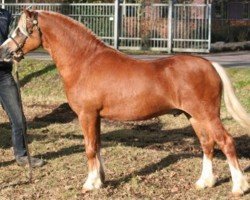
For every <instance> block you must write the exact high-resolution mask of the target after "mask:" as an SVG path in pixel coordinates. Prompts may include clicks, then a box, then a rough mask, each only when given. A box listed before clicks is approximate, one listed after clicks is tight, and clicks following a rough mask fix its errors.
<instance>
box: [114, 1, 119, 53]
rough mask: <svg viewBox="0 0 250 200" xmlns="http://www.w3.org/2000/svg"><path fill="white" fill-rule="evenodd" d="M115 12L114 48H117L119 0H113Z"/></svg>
mask: <svg viewBox="0 0 250 200" xmlns="http://www.w3.org/2000/svg"><path fill="white" fill-rule="evenodd" d="M114 6H115V13H114V23H115V24H114V48H115V49H118V40H119V35H118V20H119V13H118V12H119V0H115V5H114Z"/></svg>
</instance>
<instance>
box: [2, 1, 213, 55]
mask: <svg viewBox="0 0 250 200" xmlns="http://www.w3.org/2000/svg"><path fill="white" fill-rule="evenodd" d="M114 1H115V2H114V3H108V4H106V3H97V4H94V3H70V4H67V3H32V4H30V3H29V4H27V3H26V4H25V3H20V4H19V3H12V4H9V3H6V4H2V7H3V6H4V7H5V8H6V9H7V10H9V11H11V12H12V14H13V15H14V16H15V15H18V14H19V13H20V12H21V11H22V10H23V8H27V7H32V8H33V9H40V10H50V11H55V12H60V13H62V14H64V15H68V16H70V17H72V18H74V19H75V20H77V21H79V22H81V23H83V24H85V25H86V26H87V27H88V28H90V29H91V30H92V31H93V32H94V33H95V34H96V35H97V36H99V37H100V38H102V40H103V41H104V42H105V43H107V44H108V45H110V46H113V47H114V48H119V49H128V50H140V49H142V50H155V51H167V52H169V53H170V52H209V50H210V42H211V36H210V32H211V28H210V27H211V5H210V4H172V1H171V0H169V3H168V4H145V3H144V4H143V3H138V4H134V3H133V4H128V3H119V0H114Z"/></svg>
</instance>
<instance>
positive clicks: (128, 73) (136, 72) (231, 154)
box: [0, 10, 250, 194]
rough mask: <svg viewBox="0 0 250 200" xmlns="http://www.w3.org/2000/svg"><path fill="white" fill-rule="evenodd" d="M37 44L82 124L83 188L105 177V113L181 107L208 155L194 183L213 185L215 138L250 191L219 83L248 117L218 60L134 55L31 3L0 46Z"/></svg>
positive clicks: (22, 48)
mask: <svg viewBox="0 0 250 200" xmlns="http://www.w3.org/2000/svg"><path fill="white" fill-rule="evenodd" d="M40 45H42V46H43V47H44V49H46V50H47V51H48V52H49V53H50V55H51V57H52V58H53V60H54V61H55V63H56V66H57V68H58V71H59V73H60V75H61V77H62V79H63V83H64V87H65V91H66V95H67V99H68V102H69V105H70V106H71V108H72V109H73V110H74V111H75V113H76V114H77V115H78V118H79V121H80V124H81V126H82V130H83V134H84V138H85V147H86V154H87V158H88V169H89V172H88V177H87V180H86V182H85V183H84V185H83V191H89V190H93V189H98V188H100V187H101V186H102V184H103V182H104V171H103V166H102V160H101V156H100V148H101V145H100V143H101V142H100V119H101V118H102V117H103V118H108V119H112V120H144V119H149V118H152V117H156V116H159V115H163V114H167V113H184V114H185V115H186V116H187V117H188V119H189V120H190V123H191V125H192V126H193V128H194V130H195V132H196V134H197V136H198V138H199V140H200V143H201V146H202V149H203V151H204V157H203V169H202V173H201V176H200V178H199V180H198V181H197V182H196V187H197V188H199V189H203V188H206V187H212V186H213V185H214V184H215V181H216V180H215V177H214V175H213V171H212V158H213V149H214V145H215V143H217V144H218V145H219V147H220V148H221V150H222V151H223V153H224V154H225V155H226V157H227V160H228V163H229V167H230V171H231V175H232V181H233V189H232V192H233V193H235V194H243V193H244V192H245V191H246V190H248V188H249V186H248V182H247V179H246V177H244V175H243V173H242V170H241V169H240V166H239V163H238V159H237V155H236V152H235V145H234V140H233V138H232V137H231V136H230V135H229V134H228V132H227V131H226V130H225V128H224V127H223V125H222V122H221V120H220V106H221V96H222V90H224V100H225V103H226V107H227V109H228V111H229V112H230V114H231V115H232V116H233V117H234V118H235V119H236V120H237V121H238V122H239V123H240V124H241V125H243V126H245V127H247V128H250V117H249V115H248V114H247V113H246V111H245V110H244V109H243V108H242V106H241V105H240V103H239V101H238V100H237V98H236V96H235V94H234V91H233V88H232V85H231V83H230V80H229V79H228V76H227V75H226V73H225V71H224V70H223V68H222V67H221V66H220V65H219V64H217V63H211V62H209V61H208V60H206V59H204V58H201V57H197V56H190V55H177V56H172V57H169V58H163V59H157V60H153V61H143V60H137V59H133V58H131V57H129V56H127V55H125V54H123V53H121V52H118V51H117V50H115V49H113V48H111V47H108V46H107V45H105V44H104V43H103V42H102V41H100V40H99V39H98V38H97V37H96V36H95V35H94V34H93V33H92V32H91V31H90V30H88V29H87V28H86V27H85V26H84V25H82V24H80V23H78V22H76V21H74V20H72V19H70V18H68V17H66V16H63V15H61V14H59V13H54V12H47V11H27V10H25V11H24V13H23V14H22V15H21V17H20V20H19V22H18V26H17V27H16V29H15V30H14V32H13V33H12V35H11V37H10V38H9V39H8V40H6V42H5V43H4V44H3V45H2V46H1V47H0V51H1V57H2V58H3V59H5V60H10V59H16V60H19V59H21V57H22V55H23V54H26V53H27V52H29V51H31V50H34V49H36V48H37V47H39V46H40Z"/></svg>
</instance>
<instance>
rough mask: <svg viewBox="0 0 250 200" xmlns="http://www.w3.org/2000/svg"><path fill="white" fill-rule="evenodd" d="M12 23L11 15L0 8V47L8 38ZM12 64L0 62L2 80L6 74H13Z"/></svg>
mask: <svg viewBox="0 0 250 200" xmlns="http://www.w3.org/2000/svg"><path fill="white" fill-rule="evenodd" d="M10 23H11V13H10V12H9V11H7V10H5V9H1V8H0V45H2V44H3V43H4V41H5V40H7V38H8V34H9V26H10ZM11 70H12V64H11V63H7V62H3V61H0V78H1V76H3V75H5V74H6V73H9V72H11Z"/></svg>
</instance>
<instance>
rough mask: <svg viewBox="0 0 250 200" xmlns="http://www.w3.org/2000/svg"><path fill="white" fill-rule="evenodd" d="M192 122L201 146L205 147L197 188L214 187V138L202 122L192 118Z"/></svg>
mask: <svg viewBox="0 0 250 200" xmlns="http://www.w3.org/2000/svg"><path fill="white" fill-rule="evenodd" d="M190 123H191V125H192V126H193V129H194V131H195V133H196V135H197V136H198V138H199V141H200V144H201V147H202V149H203V152H204V155H203V163H202V173H201V176H200V178H199V179H198V181H197V182H196V183H195V186H196V188H197V189H204V188H206V187H213V186H214V184H215V182H216V179H215V176H214V175H213V168H212V159H213V152H214V143H215V142H214V140H213V138H212V137H211V135H209V134H208V133H207V132H206V130H205V128H204V126H203V124H202V122H200V121H198V120H196V119H194V118H190Z"/></svg>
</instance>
